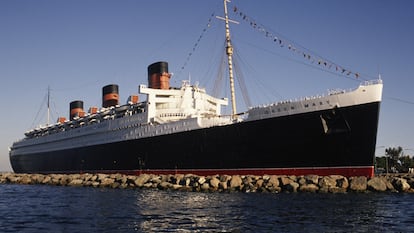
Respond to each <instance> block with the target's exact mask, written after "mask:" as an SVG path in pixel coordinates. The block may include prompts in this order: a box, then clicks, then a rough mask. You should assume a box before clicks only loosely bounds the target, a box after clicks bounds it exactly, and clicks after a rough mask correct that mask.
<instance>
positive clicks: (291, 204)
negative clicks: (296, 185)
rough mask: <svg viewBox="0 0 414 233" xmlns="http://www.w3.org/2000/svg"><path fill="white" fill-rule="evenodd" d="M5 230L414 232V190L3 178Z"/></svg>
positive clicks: (0, 202)
mask: <svg viewBox="0 0 414 233" xmlns="http://www.w3.org/2000/svg"><path fill="white" fill-rule="evenodd" d="M0 232H71V233H72V232H414V194H402V193H368V194H367V193H365V194H357V193H348V194H329V193H328V194H318V193H197V192H181V191H161V190H157V189H125V190H122V189H108V188H105V189H103V188H86V187H59V186H46V185H10V184H0Z"/></svg>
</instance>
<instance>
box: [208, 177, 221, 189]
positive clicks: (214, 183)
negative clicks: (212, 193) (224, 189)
mask: <svg viewBox="0 0 414 233" xmlns="http://www.w3.org/2000/svg"><path fill="white" fill-rule="evenodd" d="M219 184H220V180H219V179H217V178H216V177H212V178H211V179H210V186H211V187H212V188H213V189H218V188H219Z"/></svg>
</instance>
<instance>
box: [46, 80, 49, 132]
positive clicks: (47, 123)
mask: <svg viewBox="0 0 414 233" xmlns="http://www.w3.org/2000/svg"><path fill="white" fill-rule="evenodd" d="M49 124H50V86H48V87H47V122H46V126H48V125H49Z"/></svg>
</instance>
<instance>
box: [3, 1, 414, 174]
mask: <svg viewBox="0 0 414 233" xmlns="http://www.w3.org/2000/svg"><path fill="white" fill-rule="evenodd" d="M233 6H237V7H238V12H242V13H243V15H242V16H240V14H239V15H235V14H234V13H233V12H232V13H231V14H230V16H231V17H232V18H233V19H234V20H237V21H239V22H240V24H239V25H236V24H232V25H231V30H232V32H233V34H232V40H233V41H234V46H235V48H236V49H237V51H238V52H237V55H236V58H237V60H238V61H239V63H238V64H239V66H240V67H243V68H240V69H242V70H243V79H244V82H245V85H246V86H247V89H248V93H249V97H250V99H251V101H252V103H253V104H264V103H270V102H272V101H279V100H284V99H295V98H300V97H305V96H311V95H317V94H325V93H326V92H327V90H328V89H331V88H343V89H349V88H355V87H357V86H358V84H359V82H361V81H363V80H366V79H373V78H376V77H378V74H381V77H382V79H383V82H384V92H383V103H382V106H381V113H380V122H379V132H378V140H377V146H378V151H377V155H378V156H381V155H383V154H384V148H385V147H391V146H402V147H403V148H404V149H406V150H405V153H406V154H410V155H413V154H414V151H413V149H414V120H413V119H414V91H413V88H414V81H413V80H414V75H413V71H412V70H411V69H412V68H413V67H414V45H413V43H414V26H413V22H414V11H413V9H414V1H410V0H388V1H385V0H364V1H360V0H347V1H339V0H338V1H328V0H313V1H305V0H302V1H299V0H281V1H274V0H263V1H241V0H240V1H238V0H233V1H232V2H231V4H230V5H229V10H230V11H232V10H233ZM212 14H215V15H222V14H223V13H222V1H221V0H204V1H201V0H200V1H195V0H182V1H169V0H151V1H149V0H148V1H138V0H123V1H115V0H73V1H60V0H36V1H31V0H3V1H0V77H1V82H2V85H1V89H2V90H1V91H0V99H1V102H0V107H1V109H2V111H1V112H2V114H1V118H0V124H1V131H0V171H8V170H11V168H10V164H9V159H8V147H9V146H10V145H11V144H12V142H13V141H15V140H18V139H20V138H22V137H23V134H24V132H25V131H27V130H29V129H30V128H32V127H35V126H37V125H39V124H44V123H45V122H46V114H45V113H46V108H45V107H44V106H43V107H42V103H44V98H45V95H46V92H47V88H48V86H49V87H50V88H51V107H52V111H51V116H52V118H51V120H52V121H55V120H56V119H57V117H58V116H66V117H67V115H68V111H69V102H71V101H73V100H78V99H81V100H83V101H84V102H85V108H86V109H87V108H88V107H90V106H101V91H102V87H103V86H105V85H107V84H111V83H116V84H118V85H119V88H120V96H121V102H122V103H124V102H125V101H126V99H127V97H128V96H129V95H130V94H135V93H137V92H138V85H139V84H146V82H147V81H146V80H147V66H148V65H149V64H151V63H152V62H156V61H168V62H169V70H170V72H172V73H174V76H173V79H172V81H171V83H172V85H174V86H178V85H180V82H181V80H183V79H191V82H192V83H196V82H197V83H199V85H200V86H204V87H206V89H207V90H208V91H211V90H212V88H213V86H214V82H215V79H216V78H215V77H216V76H217V72H218V68H216V67H215V66H217V65H218V63H219V62H220V59H221V50H220V49H221V48H222V46H223V43H224V36H223V27H224V25H223V22H222V21H220V20H217V19H215V18H214V17H213V18H212V21H211V23H210V24H209V26H207V24H208V22H209V19H210V18H211V15H212ZM243 16H247V19H246V18H245V19H243ZM251 22H254V23H257V25H261V27H260V28H261V29H259V28H257V27H256V28H254V27H253V26H251V24H250V23H251ZM203 29H206V31H205V32H204V33H203ZM266 32H267V33H268V34H267V36H266ZM270 34H271V35H278V38H281V39H283V44H284V47H281V46H279V45H278V44H277V43H276V42H274V41H273V40H272V39H271V38H270V37H269V35H270ZM200 38H201V39H200ZM289 44H291V45H293V46H294V47H295V49H298V50H299V51H307V52H308V51H309V50H310V51H311V52H309V54H311V55H312V57H317V56H321V57H322V58H323V59H324V60H323V61H329V62H331V63H334V64H335V65H340V66H341V67H346V68H347V70H350V71H352V72H354V73H357V72H358V73H359V74H361V77H360V78H359V79H358V80H356V79H355V78H351V77H350V76H352V75H350V76H346V75H341V72H336V71H335V69H333V68H330V69H329V68H325V67H323V66H321V65H317V64H316V63H317V62H316V63H313V64H312V63H311V62H310V61H309V60H307V59H305V58H303V56H301V55H299V52H296V51H293V49H289V48H288V45H289ZM193 49H194V51H193ZM189 53H191V56H189ZM183 66H184V68H182V67H183ZM223 84H224V88H228V81H227V80H226V81H225V82H224V83H223ZM223 90H224V89H223ZM226 90H227V89H226ZM225 95H228V91H223V92H222V93H221V94H220V96H219V97H225ZM237 98H238V99H240V100H239V101H238V110H239V111H242V110H245V109H246V105H245V104H244V103H243V98H242V95H241V94H240V92H238V93H237ZM41 107H42V108H41ZM226 111H229V110H226ZM276 133H277V132H276Z"/></svg>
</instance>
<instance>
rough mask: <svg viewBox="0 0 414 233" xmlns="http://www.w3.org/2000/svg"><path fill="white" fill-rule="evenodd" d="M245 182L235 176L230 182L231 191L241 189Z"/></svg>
mask: <svg viewBox="0 0 414 233" xmlns="http://www.w3.org/2000/svg"><path fill="white" fill-rule="evenodd" d="M242 183H243V180H242V179H241V177H240V176H238V175H234V176H233V177H232V178H231V180H230V188H231V189H241V188H242Z"/></svg>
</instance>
